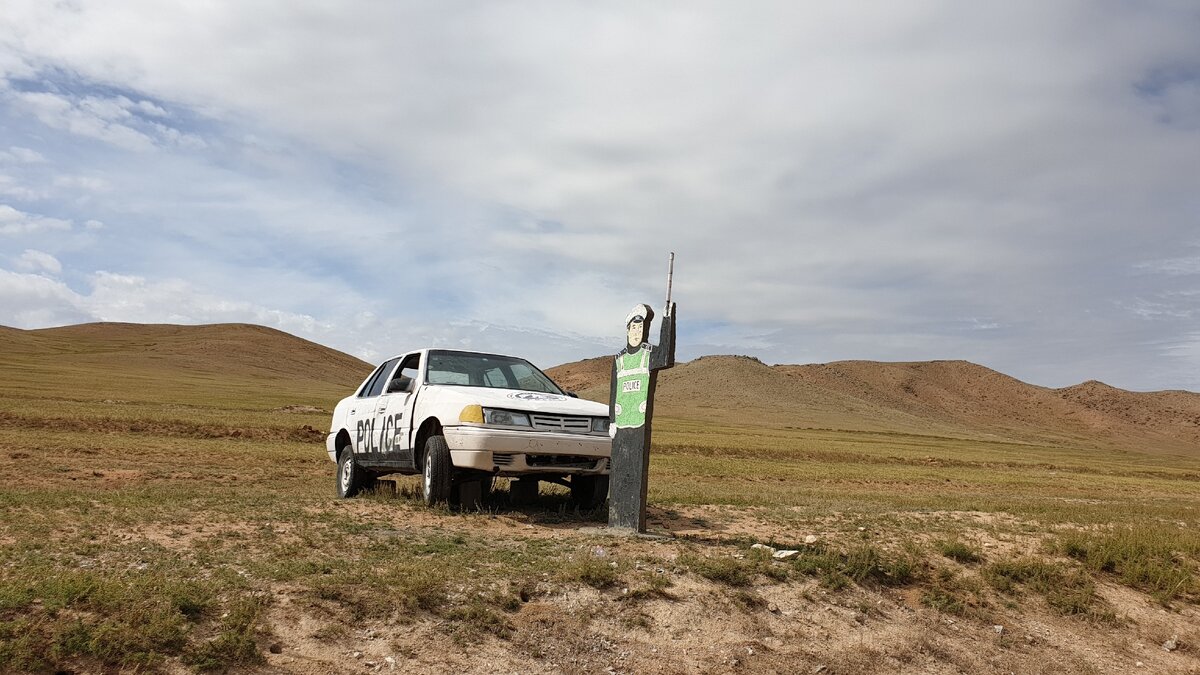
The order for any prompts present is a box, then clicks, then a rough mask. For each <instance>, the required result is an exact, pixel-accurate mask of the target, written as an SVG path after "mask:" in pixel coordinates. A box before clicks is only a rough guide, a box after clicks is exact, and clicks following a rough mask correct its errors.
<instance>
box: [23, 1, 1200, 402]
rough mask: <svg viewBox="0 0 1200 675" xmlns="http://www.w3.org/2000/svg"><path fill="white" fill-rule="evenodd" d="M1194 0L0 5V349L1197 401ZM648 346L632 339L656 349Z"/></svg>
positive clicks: (1198, 124)
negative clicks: (249, 326)
mask: <svg viewBox="0 0 1200 675" xmlns="http://www.w3.org/2000/svg"><path fill="white" fill-rule="evenodd" d="M1198 36H1200V5H1198V4H1197V3H1196V2H1195V1H1194V0H1181V1H1179V2H1125V1H1117V0H1085V1H1080V2H1070V1H1056V2H1040V1H1032V0H1031V1H1030V2H1011V1H1008V0H1006V1H1003V2H982V1H979V2H959V1H950V0H947V1H944V2H938V1H933V0H930V1H919V0H906V1H905V2H897V3H890V2H884V3H844V2H839V3H833V2H830V3H818V2H803V3H798V2H791V1H785V2H780V3H766V2H736V3H730V2H720V3H702V2H695V1H691V0H689V1H686V2H677V3H667V2H663V3H645V2H629V3H620V2H606V3H595V2H567V1H563V0H554V1H551V2H478V3H473V2H459V3H446V2H428V3H392V2H343V1H338V2H320V3H316V2H309V3H301V2H293V1H291V0H277V1H274V2H247V1H238V2H233V1H230V2H203V3H164V2H161V1H159V0H144V1H142V2H136V1H128V0H104V1H103V2H101V1H94V2H93V1H92V0H72V1H71V2H54V3H52V2H47V1H45V0H4V2H3V4H2V5H0V324H5V325H12V326H17V327H21V328H33V327H45V326H54V325H62V324H68V323H78V322H84V321H96V320H105V321H135V322H171V323H209V322H224V321H249V322H255V323H262V324H266V325H270V326H275V327H278V328H281V329H283V330H286V331H289V332H292V333H295V334H298V335H301V336H304V337H307V338H310V339H313V340H316V341H318V342H321V343H324V344H328V345H331V346H333V347H336V348H339V349H342V350H345V351H348V352H350V353H353V354H355V355H358V356H360V357H363V358H365V359H367V360H370V361H376V360H379V359H380V358H381V357H382V356H385V355H388V354H390V353H394V352H398V351H402V350H406V349H409V348H413V347H419V346H425V345H428V344H441V345H449V346H467V347H470V348H477V349H481V350H496V351H507V352H510V353H517V354H521V355H526V356H528V357H530V358H531V359H532V360H534V361H535V362H536V363H538V364H539V365H543V366H550V365H554V364H556V363H560V362H564V361H568V360H574V359H577V358H583V357H588V356H595V355H599V354H602V353H607V352H614V351H616V350H617V349H619V348H620V346H621V344H622V339H623V325H622V322H623V320H624V317H625V314H626V312H627V311H628V309H629V307H630V306H632V305H634V304H635V303H638V302H647V303H650V304H652V305H654V306H656V307H661V305H662V303H663V295H664V286H665V273H666V259H667V252H668V251H672V250H673V251H676V252H677V256H678V258H677V264H676V276H675V299H676V300H677V301H678V303H679V317H680V324H679V342H680V344H679V349H680V357H681V358H693V357H695V356H698V355H701V354H712V353H737V354H751V355H755V356H758V357H760V358H762V359H763V360H764V361H767V362H772V363H810V362H827V361H833V360H840V359H880V360H926V359H969V360H971V361H975V362H977V363H981V364H983V365H986V366H989V367H992V368H995V369H997V370H1000V371H1003V372H1005V373H1008V374H1010V375H1013V376H1016V377H1019V378H1021V379H1023V380H1026V381H1029V382H1033V383H1035V384H1042V385H1046V386H1064V385H1069V384H1074V383H1077V382H1080V381H1083V380H1087V379H1093V378H1094V379H1100V380H1104V381H1106V382H1109V383H1111V384H1114V385H1117V386H1122V387H1126V388H1131V389H1166V388H1188V389H1192V390H1200V309H1198V307H1200V305H1198V303H1200V37H1198ZM656 330H657V327H656Z"/></svg>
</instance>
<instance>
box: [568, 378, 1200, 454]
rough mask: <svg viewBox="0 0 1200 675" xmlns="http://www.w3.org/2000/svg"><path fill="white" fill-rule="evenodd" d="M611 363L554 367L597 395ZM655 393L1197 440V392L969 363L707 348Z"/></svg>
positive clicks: (843, 416) (1019, 434)
mask: <svg viewBox="0 0 1200 675" xmlns="http://www.w3.org/2000/svg"><path fill="white" fill-rule="evenodd" d="M581 364H587V366H586V367H583V366H582V365H581ZM607 364H608V357H602V358H600V359H589V360H588V361H586V362H580V363H578V364H566V365H564V366H559V367H557V368H551V369H550V371H549V372H550V373H551V376H552V377H553V376H555V375H556V374H557V373H559V372H563V373H570V375H571V377H572V378H573V380H572V382H573V384H574V385H575V386H576V387H577V389H578V390H579V391H581V392H584V393H585V395H587V396H589V397H591V398H594V399H597V400H603V399H604V398H606V397H607V395H608V379H609V376H610V371H609V366H608V365H607ZM658 400H659V410H660V412H662V413H663V414H667V415H672V416H678V417H686V418H717V419H720V420H722V421H739V420H740V421H745V422H751V423H755V424H788V425H794V426H801V427H819V428H836V429H847V430H887V431H900V432H906V433H924V434H938V435H942V434H946V435H956V436H957V435H968V436H974V437H979V436H985V437H1000V438H1007V439H1012V440H1017V441H1025V442H1053V443H1069V444H1072V445H1083V446H1091V445H1095V444H1096V443H1104V444H1106V445H1111V444H1115V445H1119V446H1121V447H1126V448H1129V449H1137V450H1163V451H1185V452H1195V451H1197V450H1200V394H1194V393H1191V392H1184V391H1169V392H1151V393H1139V392H1129V391H1124V390H1122V389H1117V388H1115V387H1109V386H1108V385H1104V384H1101V383H1098V382H1086V383H1084V384H1081V385H1077V386H1075V387H1067V388H1065V389H1057V390H1056V389H1050V388H1046V387H1039V386H1036V385H1031V384H1027V383H1025V382H1022V381H1020V380H1017V379H1015V378H1012V377H1009V376H1008V375H1004V374H1003V373H999V372H996V371H994V370H991V369H989V368H985V367H983V366H980V365H977V364H974V363H970V362H967V361H931V362H913V363H880V362H874V361H841V362H836V363H828V364H810V365H780V366H767V365H765V364H762V363H761V362H759V361H757V360H756V359H750V358H746V357H730V356H722V357H704V358H701V359H697V360H696V361H693V362H691V363H686V364H680V365H679V366H678V367H676V368H675V369H673V370H671V371H667V372H665V373H664V374H663V376H662V378H661V379H660V381H659V399H658ZM783 420H789V421H788V422H783Z"/></svg>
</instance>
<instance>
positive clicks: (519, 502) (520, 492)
mask: <svg viewBox="0 0 1200 675" xmlns="http://www.w3.org/2000/svg"><path fill="white" fill-rule="evenodd" d="M508 496H509V501H510V502H512V504H513V506H528V505H529V504H532V503H534V502H536V501H537V497H538V479H536V478H518V479H516V480H514V481H512V482H511V483H509V484H508Z"/></svg>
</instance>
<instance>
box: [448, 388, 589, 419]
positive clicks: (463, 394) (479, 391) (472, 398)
mask: <svg viewBox="0 0 1200 675" xmlns="http://www.w3.org/2000/svg"><path fill="white" fill-rule="evenodd" d="M426 394H427V395H429V396H433V397H436V398H438V399H440V400H442V401H444V402H447V403H449V402H450V401H451V400H454V401H455V402H461V403H462V405H471V404H478V405H481V406H485V407H489V408H504V409H506V410H522V411H530V412H539V413H548V414H551V415H590V416H592V417H606V416H608V406H607V405H605V404H603V403H597V402H595V401H588V400H585V399H580V398H572V397H570V396H561V395H559V394H542V393H539V392H534V391H520V390H516V389H492V388H490V387H464V386H459V385H453V384H438V385H432V386H430V387H428V388H427V389H426Z"/></svg>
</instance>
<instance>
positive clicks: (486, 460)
mask: <svg viewBox="0 0 1200 675" xmlns="http://www.w3.org/2000/svg"><path fill="white" fill-rule="evenodd" d="M442 434H443V435H444V436H445V437H446V445H448V446H450V460H451V462H452V463H453V464H454V466H455V467H457V468H460V469H475V470H478V471H487V472H489V473H495V474H497V475H501V476H522V475H528V474H535V473H553V474H577V473H579V474H604V473H608V458H609V455H611V454H612V439H610V438H609V437H608V436H607V435H605V436H591V435H587V434H571V433H558V432H553V431H514V430H508V429H487V428H483V427H466V426H464V427H446V428H445V429H443V430H442Z"/></svg>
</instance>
